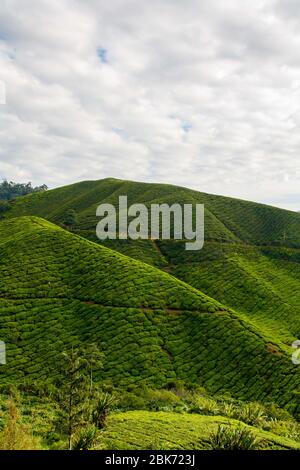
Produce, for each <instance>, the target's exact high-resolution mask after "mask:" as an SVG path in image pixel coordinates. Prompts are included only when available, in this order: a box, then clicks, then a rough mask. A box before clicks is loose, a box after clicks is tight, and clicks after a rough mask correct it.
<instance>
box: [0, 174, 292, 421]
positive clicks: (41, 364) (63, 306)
mask: <svg viewBox="0 0 300 470" xmlns="http://www.w3.org/2000/svg"><path fill="white" fill-rule="evenodd" d="M120 195H127V196H128V203H129V204H132V203H136V202H140V203H145V204H146V205H147V206H150V204H152V203H168V204H172V203H175V202H180V203H204V204H205V244H204V248H203V250H201V251H194V252H188V251H186V250H185V249H184V241H172V240H170V241H166V240H137V241H132V240H114V241H112V240H110V241H105V242H100V241H99V240H98V239H97V238H96V236H95V227H96V224H97V222H98V220H99V219H98V218H97V217H96V215H95V214H96V208H97V206H98V205H99V204H100V203H103V202H109V203H112V204H115V205H118V198H119V196H120ZM10 205H11V209H10V210H9V211H7V212H6V213H5V220H2V221H1V222H0V255H1V258H0V312H1V315H0V339H2V340H4V341H5V342H6V343H7V354H8V362H7V365H6V366H2V368H1V371H2V374H1V381H2V382H8V381H16V382H22V381H26V380H30V379H31V378H34V379H35V380H41V381H47V380H49V378H51V377H53V376H55V375H56V374H57V357H58V355H59V353H60V352H61V351H62V350H64V349H65V348H68V347H71V345H74V344H75V345H76V344H81V343H90V342H96V343H97V344H99V345H100V346H101V348H102V349H103V351H104V354H105V361H104V369H103V370H102V371H98V372H97V378H98V380H99V381H100V380H101V381H104V382H105V383H107V384H109V383H112V384H114V385H117V386H125V387H127V386H129V385H130V384H138V383H140V384H146V385H147V386H151V387H158V388H160V387H165V386H168V384H169V383H171V382H172V381H176V380H180V381H183V382H184V383H186V384H193V383H194V384H198V385H200V386H204V387H205V388H207V390H209V391H210V393H213V394H214V393H230V394H231V395H232V396H233V397H236V398H239V399H242V400H252V401H255V400H258V401H262V402H270V401H271V402H272V401H274V402H276V403H278V404H280V405H281V406H287V407H288V408H289V409H290V410H291V411H292V412H294V413H296V414H297V413H299V390H300V387H299V385H300V374H299V372H300V371H299V368H298V367H297V366H295V365H294V364H292V361H291V354H292V351H293V350H292V348H291V344H292V342H293V341H294V340H295V339H298V338H299V337H300V307H299V300H300V289H299V286H300V268H299V261H300V214H297V213H294V212H290V211H285V210H281V209H277V208H273V207H270V206H265V205H260V204H256V203H251V202H247V201H241V200H236V199H231V198H225V197H221V196H213V195H209V194H204V193H199V192H196V191H192V190H189V189H185V188H178V187H175V186H171V185H160V184H146V183H134V182H129V181H121V180H115V179H105V180H100V181H86V182H82V183H77V184H74V185H70V186H66V187H63V188H58V189H54V190H50V191H47V192H43V193H34V194H31V195H29V196H24V197H20V198H17V199H15V200H13V201H11V202H10ZM70 211H71V212H72V213H73V214H74V217H73V218H74V220H73V223H70V224H66V220H67V217H66V214H68V215H69V214H70ZM45 219H47V220H45Z"/></svg>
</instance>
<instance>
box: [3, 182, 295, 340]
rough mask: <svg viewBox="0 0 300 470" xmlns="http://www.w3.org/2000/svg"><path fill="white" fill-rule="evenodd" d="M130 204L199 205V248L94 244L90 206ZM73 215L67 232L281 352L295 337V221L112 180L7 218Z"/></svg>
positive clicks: (44, 198) (37, 198)
mask: <svg viewBox="0 0 300 470" xmlns="http://www.w3.org/2000/svg"><path fill="white" fill-rule="evenodd" d="M120 195H128V201H129V204H131V203H133V202H143V203H145V204H146V205H150V204H151V203H163V202H165V203H169V204H171V203H174V202H180V203H204V204H205V245H204V249H203V250H201V251H199V252H187V251H185V250H184V244H183V242H180V241H177V242H174V241H161V240H158V241H154V240H138V241H132V240H115V241H111V240H110V241H105V242H99V240H98V239H97V238H96V235H95V227H96V224H97V221H98V220H99V219H97V218H96V216H95V213H96V207H97V206H98V204H99V203H101V202H109V203H113V204H115V205H118V198H119V196H120ZM69 209H73V210H75V211H76V213H77V218H78V223H77V224H76V225H75V226H74V227H73V228H72V231H73V232H75V233H78V234H79V235H81V236H82V237H85V238H87V239H89V240H91V241H94V242H96V243H101V244H102V245H103V246H106V247H109V248H112V249H113V250H115V251H118V252H120V253H123V254H125V255H128V256H130V257H131V258H134V259H138V260H140V261H143V262H145V263H148V264H150V265H153V266H156V267H158V268H161V269H162V270H164V271H166V272H168V273H170V274H172V275H173V276H176V277H177V278H179V279H181V280H183V281H185V282H186V283H188V284H190V285H191V286H193V287H195V288H196V289H198V290H200V291H202V292H204V293H206V294H207V295H209V296H211V297H214V298H215V299H217V300H218V301H220V302H221V303H224V304H226V305H227V306H229V307H231V308H233V309H235V310H237V311H238V312H239V313H240V314H243V315H244V316H245V317H246V318H247V319H248V320H249V321H251V323H253V324H255V325H256V326H257V327H258V328H259V329H262V330H263V331H264V333H265V334H267V335H269V336H271V337H272V338H273V339H274V340H276V341H279V342H283V343H284V344H285V345H286V346H290V345H291V343H292V342H293V341H294V340H295V339H296V338H298V337H300V307H299V300H300V298H299V297H300V288H299V285H300V269H299V261H300V214H298V213H296V212H291V211H285V210H282V209H277V208H274V207H271V206H266V205H262V204H256V203H252V202H247V201H242V200H238V199H232V198H226V197H222V196H213V195H209V194H205V193H199V192H196V191H192V190H189V189H185V188H179V187H176V186H172V185H163V184H149V183H135V182H130V181H121V180H116V179H111V178H109V179H104V180H100V181H85V182H82V183H76V184H73V185H70V186H65V187H62V188H58V189H54V190H51V191H48V192H44V193H36V194H31V195H29V196H26V197H22V198H19V199H16V200H15V201H13V203H12V210H11V211H9V212H8V213H7V215H6V217H9V218H11V217H16V216H20V215H37V216H40V217H44V218H46V219H48V220H50V221H52V222H54V223H58V224H61V223H62V221H63V219H64V214H65V213H66V211H68V210H69Z"/></svg>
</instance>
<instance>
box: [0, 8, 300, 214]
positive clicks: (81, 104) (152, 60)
mask: <svg viewBox="0 0 300 470" xmlns="http://www.w3.org/2000/svg"><path fill="white" fill-rule="evenodd" d="M1 9H2V15H1V19H0V31H1V34H0V80H2V81H4V82H5V84H6V95H7V104H6V105H1V106H0V176H2V177H7V178H9V179H14V180H23V181H26V180H32V181H33V183H35V184H42V183H47V184H48V185H50V186H59V185H62V184H65V183H70V182H73V181H79V180H82V179H95V178H99V179H100V178H103V177H106V176H114V177H120V178H126V179H136V180H147V181H160V182H170V183H174V184H182V185H184V186H188V187H193V188H195V189H199V190H201V191H205V192H212V193H219V194H226V195H232V196H236V197H242V198H246V199H252V200H257V201H261V202H267V203H273V204H277V205H279V206H282V207H287V208H292V209H300V194H299V178H300V163H299V153H300V133H299V125H300V109H299V106H300V60H299V53H298V51H299V47H300V28H299V22H300V10H299V8H298V2H296V1H293V0H285V1H277V0H265V1H263V0H256V1H254V2H243V3H241V2H240V0H224V1H222V2H218V1H216V0H215V1H212V0H201V2H200V1H199V0H185V1H184V2H183V1H181V0H153V1H151V2H148V1H147V0H127V1H126V2H124V1H123V0H111V1H109V2H106V1H105V0H102V1H99V0H86V1H82V0H51V1H50V0H48V1H46V0H2V4H1ZM101 51H102V52H101ZM101 54H102V55H101ZM187 127H188V132H187Z"/></svg>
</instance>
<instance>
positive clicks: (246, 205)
mask: <svg viewBox="0 0 300 470" xmlns="http://www.w3.org/2000/svg"><path fill="white" fill-rule="evenodd" d="M120 195H127V196H128V203H129V204H132V203H139V202H140V203H143V204H146V205H150V204H152V203H161V202H165V203H167V204H172V203H175V202H180V203H181V204H183V203H192V204H195V203H203V204H205V210H206V212H205V236H206V240H223V241H224V242H226V241H227V242H247V243H251V244H267V245H270V244H276V245H283V246H291V247H296V248H297V247H298V248H299V247H300V214H298V213H296V212H291V211H286V210H282V209H278V208H275V207H271V206H266V205H263V204H256V203H253V202H248V201H243V200H239V199H232V198H228V197H223V196H214V195H210V194H206V193H200V192H197V191H193V190H190V189H186V188H180V187H176V186H172V185H167V184H151V183H136V182H132V181H123V180H117V179H113V178H107V179H103V180H99V181H84V182H82V183H75V184H72V185H69V186H64V187H62V188H58V189H54V190H51V191H46V192H41V193H34V194H30V195H28V196H25V197H22V198H19V199H16V200H15V201H14V202H13V203H12V205H13V210H12V211H10V213H9V214H8V217H17V216H20V215H37V216H39V217H43V218H46V219H49V220H51V221H52V222H56V223H57V222H62V220H63V216H64V214H65V213H66V211H67V210H68V209H73V210H75V211H76V212H77V214H78V219H79V222H78V225H77V227H76V228H77V229H78V230H80V231H84V230H86V231H87V232H89V231H91V232H92V233H94V232H95V226H96V223H97V221H98V219H97V218H96V215H95V214H96V207H97V206H98V205H99V204H100V203H102V202H107V203H112V204H115V205H117V204H118V198H119V196H120Z"/></svg>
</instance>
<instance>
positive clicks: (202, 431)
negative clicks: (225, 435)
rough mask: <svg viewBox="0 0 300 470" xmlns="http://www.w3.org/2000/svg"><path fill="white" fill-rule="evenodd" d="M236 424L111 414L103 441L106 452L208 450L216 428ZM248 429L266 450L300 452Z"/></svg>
mask: <svg viewBox="0 0 300 470" xmlns="http://www.w3.org/2000/svg"><path fill="white" fill-rule="evenodd" d="M236 424H237V421H235V420H230V419H228V418H224V417H221V416H199V415H191V414H178V413H165V412H159V413H153V412H152V413H151V412H149V411H130V412H127V413H117V414H114V415H112V416H111V417H110V418H109V422H108V426H107V429H106V431H105V432H104V435H103V438H104V443H105V446H106V448H108V449H120V450H124V449H127V450H132V449H164V450H166V449H167V450H170V449H184V450H187V449H199V450H207V448H208V444H209V438H210V436H211V434H212V433H213V432H216V430H217V427H218V426H219V425H223V426H230V425H231V426H234V425H236ZM170 427H171V428H172V432H171V433H170ZM248 429H251V431H252V432H253V433H254V434H255V435H256V436H257V439H258V440H259V441H261V442H263V443H264V448H265V449H278V450H279V449H280V450H282V449H295V450H299V449H300V445H299V444H297V443H296V442H294V441H292V440H291V439H288V438H285V437H279V436H275V435H274V434H272V433H269V432H265V431H261V430H259V429H257V428H255V427H252V426H251V427H248Z"/></svg>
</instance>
